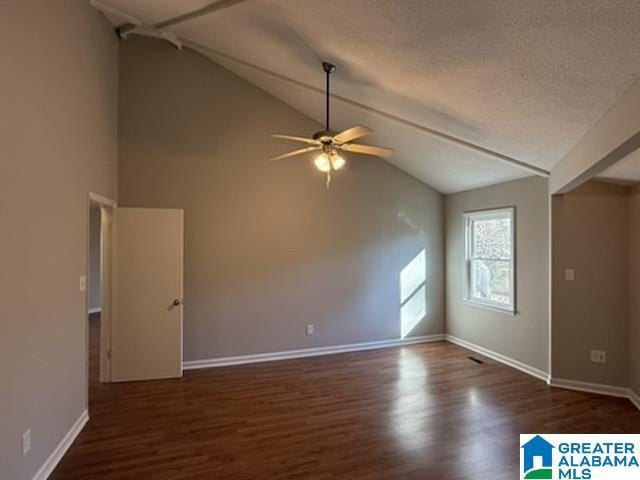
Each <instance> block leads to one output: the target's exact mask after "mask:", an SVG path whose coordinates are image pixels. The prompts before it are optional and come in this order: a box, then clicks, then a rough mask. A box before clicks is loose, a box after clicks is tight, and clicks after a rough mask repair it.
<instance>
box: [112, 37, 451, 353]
mask: <svg viewBox="0 0 640 480" xmlns="http://www.w3.org/2000/svg"><path fill="white" fill-rule="evenodd" d="M120 53H121V72H120V85H121V97H120V178H119V181H120V183H119V186H120V204H121V205H123V206H142V207H175V208H182V209H184V211H185V303H186V305H185V324H184V333H185V337H184V342H185V354H184V356H185V360H197V359H206V358H215V357H224V356H229V355H244V354H254V353H261V352H273V351H282V350H288V349H298V348H308V347H319V346H328V345H340V344H348V343H355V342H367V341H376V340H386V339H398V338H399V337H400V334H401V308H402V305H403V303H402V300H401V297H400V285H399V283H400V274H401V272H402V271H403V269H405V267H407V266H408V265H409V264H410V263H411V262H412V260H414V259H416V258H418V260H417V261H416V262H418V264H420V265H422V266H419V268H422V269H423V271H424V273H425V275H423V278H422V283H423V285H422V286H423V287H424V288H420V285H416V287H417V289H416V291H415V292H414V297H412V298H415V295H423V297H424V298H422V300H424V304H425V306H426V316H425V318H424V319H423V320H422V321H421V322H419V323H418V324H417V325H416V326H415V328H413V330H412V331H411V332H410V333H409V335H412V336H413V335H425V334H432V333H443V332H444V320H443V316H444V315H443V295H444V293H443V258H442V256H443V254H442V252H443V234H442V232H443V218H442V205H443V198H442V196H441V195H440V194H439V193H437V192H435V191H434V190H432V189H430V188H429V187H427V186H425V185H424V184H422V183H421V182H419V181H417V180H415V179H414V178H412V177H410V176H408V175H406V174H405V173H403V172H401V171H400V170H398V169H396V168H395V167H393V166H391V165H390V164H388V163H386V162H384V161H383V160H380V159H378V158H374V157H358V156H349V157H348V164H347V166H346V167H345V169H344V170H343V171H340V172H339V173H338V174H336V175H335V176H334V181H333V184H332V186H331V189H330V190H327V189H325V186H324V177H323V175H322V174H320V172H318V171H317V170H316V169H315V168H314V167H313V165H312V158H311V157H308V156H307V157H299V158H293V159H287V160H283V161H279V162H269V161H267V159H268V158H269V157H271V156H273V155H275V154H277V153H282V152H285V151H287V150H291V149H293V148H296V147H298V146H299V145H298V144H295V143H289V142H284V141H278V140H274V139H270V138H269V137H268V135H269V134H271V133H290V134H300V135H310V134H312V133H313V132H315V131H318V130H320V129H321V126H320V125H318V124H317V123H315V122H314V121H312V120H310V119H309V118H307V117H305V116H303V115H302V114H301V113H299V112H297V111H296V110H294V109H292V108H291V107H289V106H288V105H286V104H284V103H282V102H281V101H279V100H277V99H275V98H274V97H272V96H270V95H269V94H267V93H266V92H264V91H262V90H260V89H258V88H256V87H254V86H253V85H251V84H249V83H248V82H246V81H244V80H243V79H241V78H240V77H237V76H236V75H234V74H232V73H230V72H229V71H227V70H225V69H224V68H222V67H220V66H218V65H216V64H215V63H213V62H211V61H210V60H208V59H206V58H204V57H203V56H201V55H200V54H198V53H195V52H193V51H190V50H183V51H177V50H175V49H174V48H172V47H170V46H168V45H167V44H165V43H163V42H159V41H154V40H150V39H143V38H131V39H129V40H127V41H126V42H123V43H122V44H121V52H120ZM422 252H424V259H425V262H424V263H421V260H420V259H421V258H422V257H421V256H420V254H421V253H422ZM413 265H414V266H415V265H416V264H415V263H414V264H413ZM404 300H405V301H407V300H406V299H404ZM306 324H314V325H315V334H314V335H313V336H306V335H305V325H306Z"/></svg>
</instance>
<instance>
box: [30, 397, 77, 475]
mask: <svg viewBox="0 0 640 480" xmlns="http://www.w3.org/2000/svg"><path fill="white" fill-rule="evenodd" d="M88 421H89V412H88V411H87V410H85V411H84V412H82V414H81V415H80V417H78V419H77V420H76V421H75V423H74V424H73V426H72V427H71V429H70V430H69V431H68V432H67V433H66V434H65V436H64V437H63V438H62V440H60V443H58V446H56V448H55V449H54V450H53V452H51V455H49V458H47V460H46V461H45V462H44V463H43V464H42V466H41V467H40V469H39V470H38V471H37V472H36V474H35V475H34V476H33V480H47V478H49V475H51V472H53V469H54V468H56V465H58V463H59V462H60V460H62V457H63V456H64V454H65V453H66V452H67V450H68V449H69V447H70V446H71V444H72V443H73V442H74V440H75V439H76V437H77V436H78V434H79V433H80V432H81V431H82V429H83V428H84V426H85V425H86V423H87V422H88Z"/></svg>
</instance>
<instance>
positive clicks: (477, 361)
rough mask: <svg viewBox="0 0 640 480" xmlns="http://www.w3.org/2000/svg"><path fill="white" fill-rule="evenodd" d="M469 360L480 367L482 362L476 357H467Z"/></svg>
mask: <svg viewBox="0 0 640 480" xmlns="http://www.w3.org/2000/svg"><path fill="white" fill-rule="evenodd" d="M467 358H468V359H469V360H471V361H472V362H476V363H478V364H480V365H482V364H483V363H484V362H483V361H482V360H480V359H479V358H476V357H467Z"/></svg>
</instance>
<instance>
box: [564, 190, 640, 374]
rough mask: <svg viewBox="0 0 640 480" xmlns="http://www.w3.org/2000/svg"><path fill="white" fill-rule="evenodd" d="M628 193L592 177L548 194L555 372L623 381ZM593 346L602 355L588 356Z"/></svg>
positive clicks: (626, 344) (626, 341) (625, 367)
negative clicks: (598, 358)
mask: <svg viewBox="0 0 640 480" xmlns="http://www.w3.org/2000/svg"><path fill="white" fill-rule="evenodd" d="M628 193H629V192H628V189H627V188H626V187H623V186H619V185H612V184H608V183H602V182H596V181H591V182H588V183H586V184H584V185H582V186H581V187H578V188H577V189H575V190H573V191H572V192H570V193H567V194H565V195H562V196H557V197H553V226H552V231H553V265H554V275H553V279H552V285H553V294H552V295H553V311H552V315H553V332H552V351H553V358H552V370H553V371H552V375H553V377H554V378H558V379H569V380H576V381H582V382H591V383H598V384H604V385H614V386H620V387H627V386H628V370H629V369H628V359H629V357H628V348H629V328H628V323H629V322H628V319H629V305H630V301H629V283H628V282H629V208H628V207H629V201H628V200H629V198H628ZM566 269H571V270H573V271H574V276H575V279H574V280H573V281H567V280H566V279H565V271H566ZM591 350H605V351H606V352H607V362H606V363H605V364H596V363H592V362H591V360H590V351H591Z"/></svg>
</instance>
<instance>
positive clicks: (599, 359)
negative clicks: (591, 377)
mask: <svg viewBox="0 0 640 480" xmlns="http://www.w3.org/2000/svg"><path fill="white" fill-rule="evenodd" d="M591 361H592V362H593V363H607V352H605V351H604V350H591Z"/></svg>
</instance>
